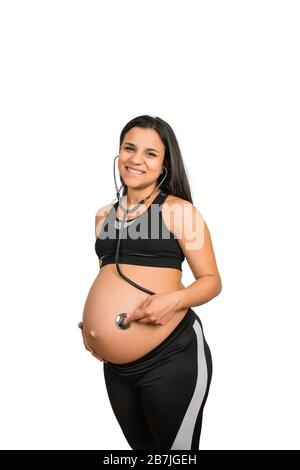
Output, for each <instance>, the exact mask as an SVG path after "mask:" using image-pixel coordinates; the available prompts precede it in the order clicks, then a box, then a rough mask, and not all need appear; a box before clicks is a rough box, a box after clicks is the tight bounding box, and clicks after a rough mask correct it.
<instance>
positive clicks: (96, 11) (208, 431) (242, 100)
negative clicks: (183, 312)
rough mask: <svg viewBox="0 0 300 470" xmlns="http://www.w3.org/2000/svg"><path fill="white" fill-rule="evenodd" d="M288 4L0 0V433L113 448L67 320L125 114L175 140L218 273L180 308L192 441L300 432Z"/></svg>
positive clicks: (87, 365) (95, 364)
mask: <svg viewBox="0 0 300 470" xmlns="http://www.w3.org/2000/svg"><path fill="white" fill-rule="evenodd" d="M299 20H300V18H299V2H297V1H288V0H285V1H275V0H272V1H264V0H259V1H255V0H251V1H240V0H239V1H212V0H209V1H199V0H197V1H195V0H194V1H191V0H190V1H188V2H183V1H176V0H164V1H161V0H160V1H158V0H152V1H151V2H141V1H128V0H127V1H125V2H124V1H113V0H112V1H110V2H100V1H86V0H85V1H74V0H72V1H63V0H59V1H54V0H52V1H26V2H23V1H12V0H10V1H2V2H1V4H0V47H1V52H0V54H1V56H0V61H1V74H0V80H1V87H0V93H1V105H0V113H1V123H0V125H1V142H0V145H1V148H0V151H1V185H0V190H1V194H0V196H1V199H0V200H1V245H0V249H1V252H0V259H1V305H0V312H1V333H0V334H1V341H0V347H1V351H0V361H1V372H0V373H1V402H0V403H1V404H0V414H1V425H0V426H1V429H0V433H1V436H0V445H1V448H3V449H130V447H129V445H128V443H127V441H126V439H125V437H124V436H123V433H122V431H121V428H120V427H119V425H118V423H117V421H116V419H115V416H114V414H113V412H112V409H111V407H110V403H109V400H108V396H107V392H106V389H105V383H104V377H103V370H102V368H103V363H100V362H99V361H97V360H96V359H95V358H93V357H92V356H91V355H90V354H89V353H88V352H87V351H86V350H85V349H84V347H83V344H82V341H81V335H80V330H79V329H78V327H77V323H78V321H80V320H81V317H82V309H83V305H84V302H85V299H86V296H87V294H88V290H89V288H90V286H91V284H92V282H93V280H94V278H95V277H96V275H97V272H98V258H97V257H96V254H95V252H94V241H95V234H94V220H95V213H96V211H97V210H98V209H99V208H100V207H101V206H103V205H104V204H107V203H109V202H111V201H112V200H113V199H114V198H115V192H114V182H113V172H112V169H113V158H114V157H115V156H116V155H117V154H118V145H119V135H120V132H121V130H122V128H123V126H124V125H125V124H126V123H127V122H128V121H129V120H130V119H132V118H133V117H135V116H138V115H140V114H150V115H157V116H159V117H161V118H162V119H164V120H166V121H167V122H168V123H169V124H170V125H171V126H172V128H173V130H174V132H175V134H176V136H177V138H178V141H179V144H180V147H181V151H182V154H183V158H184V163H185V166H186V169H187V173H188V177H189V180H190V184H191V188H192V196H193V202H194V205H195V206H196V207H197V208H198V210H199V211H200V212H201V214H202V215H203V217H204V218H205V220H206V222H207V224H208V227H209V229H210V232H211V236H212V240H213V245H214V249H215V255H216V258H217V263H218V268H219V271H220V274H221V278H222V283H223V290H222V292H221V294H220V295H219V296H218V297H216V298H215V299H213V300H212V301H211V302H209V303H207V304H205V305H203V306H198V307H195V311H196V313H197V314H198V315H199V317H200V318H201V320H202V322H203V327H204V332H205V335H206V339H207V342H208V344H209V346H210V348H211V352H212V356H213V366H214V370H213V374H214V375H213V379H212V383H211V388H210V393H209V396H208V399H207V403H206V406H205V410H204V415H203V425H202V433H201V439H200V447H201V449H299V448H300V438H299V421H300V407H299V396H300V383H299V382H300V381H299V357H300V355H299V352H300V351H299V349H300V348H299V327H300V320H299V313H300V309H299V236H300V234H299V220H298V218H299V172H298V170H297V160H299V147H300V145H299V128H300V127H299V124H300V122H299V121H300V119H299V109H300V102H299V101H300V100H299V83H300V76H299V75H300V73H299V44H300V37H299V36H300V32H299ZM183 269H184V276H183V283H184V284H185V285H189V284H190V283H192V282H193V281H194V278H193V276H192V273H191V271H190V269H189V266H188V265H187V263H186V261H185V262H184V264H183Z"/></svg>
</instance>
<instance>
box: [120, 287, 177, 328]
mask: <svg viewBox="0 0 300 470" xmlns="http://www.w3.org/2000/svg"><path fill="white" fill-rule="evenodd" d="M179 301H180V291H173V292H170V293H168V294H154V295H150V296H149V297H148V298H147V299H146V300H145V301H144V302H142V303H141V305H140V306H139V307H138V308H137V309H135V310H134V311H133V312H132V313H130V314H129V315H128V316H127V317H126V319H124V320H123V323H127V322H128V321H130V322H131V321H138V322H139V323H151V324H153V325H165V324H166V323H168V321H169V320H171V318H172V317H173V315H174V314H175V313H176V312H178V311H180V310H181V309H179Z"/></svg>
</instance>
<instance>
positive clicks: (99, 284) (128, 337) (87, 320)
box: [82, 264, 188, 364]
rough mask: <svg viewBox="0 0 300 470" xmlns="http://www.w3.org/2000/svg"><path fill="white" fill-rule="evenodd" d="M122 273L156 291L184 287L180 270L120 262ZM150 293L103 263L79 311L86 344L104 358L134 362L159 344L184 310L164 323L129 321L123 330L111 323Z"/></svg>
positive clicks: (121, 361) (179, 319) (161, 291)
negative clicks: (127, 326) (138, 287)
mask: <svg viewBox="0 0 300 470" xmlns="http://www.w3.org/2000/svg"><path fill="white" fill-rule="evenodd" d="M119 266H120V269H121V271H122V273H123V274H125V275H126V276H127V277H129V278H130V279H131V280H132V281H134V282H136V283H137V284H139V285H141V286H142V287H145V288H146V289H149V290H151V291H153V292H155V293H157V294H164V293H168V292H171V291H173V290H178V289H184V286H183V284H182V283H181V276H182V273H181V271H179V270H177V269H173V268H157V267H150V266H136V265H128V264H120V265H119ZM149 295H150V294H147V293H146V292H143V291H141V290H140V289H137V288H136V287H134V286H132V285H131V284H129V283H128V282H127V281H125V279H123V278H121V277H120V276H119V274H118V273H117V271H116V267H115V265H114V264H108V265H106V266H103V267H102V268H101V270H100V271H99V274H98V275H97V277H96V279H95V280H94V282H93V284H92V286H91V288H90V290H89V293H88V296H87V299H86V302H85V305H84V310H83V320H82V321H83V333H84V335H85V338H86V340H87V342H88V344H89V345H90V346H91V347H92V348H93V349H94V351H95V352H96V353H97V354H98V355H99V356H101V357H102V358H103V359H104V360H105V361H109V362H113V363H117V364H122V363H126V362H131V361H134V360H136V359H138V358H140V357H141V356H143V355H145V354H146V353H147V352H149V351H151V350H152V349H153V348H155V347H156V346H157V345H159V344H160V343H161V342H162V341H163V340H164V339H165V338H166V337H167V336H168V335H169V334H170V333H171V332H172V331H173V330H174V328H175V327H176V326H177V325H178V323H179V322H180V321H181V320H182V318H183V317H184V316H185V314H186V312H187V310H188V309H182V310H180V311H179V312H176V313H175V314H174V316H173V317H172V318H171V319H170V320H169V321H168V322H167V323H166V324H165V325H154V324H150V323H147V324H143V323H139V321H138V320H137V321H132V322H131V325H130V327H129V328H128V329H126V330H121V329H120V328H118V327H117V326H116V324H115V318H116V316H117V315H118V314H119V313H122V312H126V313H129V314H130V313H132V312H133V311H134V310H135V309H136V308H137V307H138V306H139V305H140V304H141V303H142V302H143V301H144V300H145V299H147V298H148V297H149Z"/></svg>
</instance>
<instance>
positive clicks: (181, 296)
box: [169, 198, 222, 311]
mask: <svg viewBox="0 0 300 470" xmlns="http://www.w3.org/2000/svg"><path fill="white" fill-rule="evenodd" d="M174 203H175V204H177V209H178V210H177V211H176V210H175V212H174V215H175V217H174V222H172V223H170V226H171V229H172V231H173V233H174V234H176V236H177V239H178V243H179V244H180V246H181V249H182V251H183V252H184V254H185V256H186V260H187V262H188V264H189V266H190V268H191V270H192V272H193V274H194V277H195V279H196V280H195V282H193V283H192V284H191V285H189V286H188V287H186V288H184V289H179V290H177V291H174V292H176V293H177V295H178V300H179V303H178V309H177V310H178V311H179V310H181V309H184V308H189V307H196V306H198V305H202V304H204V303H206V302H209V301H210V300H211V299H213V298H214V297H216V296H217V295H219V294H220V292H221V290H222V282H221V277H220V274H219V271H218V268H217V263H216V258H215V254H214V249H213V245H212V240H211V236H210V233H209V229H208V226H207V224H206V222H205V221H204V219H203V217H202V216H201V214H200V212H199V211H198V210H197V209H196V207H195V206H194V205H193V204H191V203H190V202H188V201H184V200H182V199H177V198H176V200H174ZM172 206H173V205H171V207H170V206H169V208H170V209H171V210H172Z"/></svg>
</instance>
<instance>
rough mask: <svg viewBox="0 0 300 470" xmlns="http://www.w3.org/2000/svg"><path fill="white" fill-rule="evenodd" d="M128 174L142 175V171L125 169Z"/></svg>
mask: <svg viewBox="0 0 300 470" xmlns="http://www.w3.org/2000/svg"><path fill="white" fill-rule="evenodd" d="M126 168H127V170H128V171H129V173H134V174H135V175H142V174H143V173H144V172H143V171H138V170H133V169H132V168H130V167H129V166H127V167H126Z"/></svg>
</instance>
